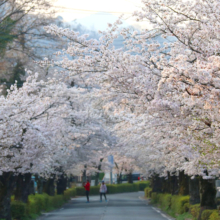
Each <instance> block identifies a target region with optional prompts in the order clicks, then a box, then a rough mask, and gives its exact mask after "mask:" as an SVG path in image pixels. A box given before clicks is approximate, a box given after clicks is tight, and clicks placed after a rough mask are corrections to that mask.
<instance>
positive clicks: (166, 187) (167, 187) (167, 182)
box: [161, 172, 171, 194]
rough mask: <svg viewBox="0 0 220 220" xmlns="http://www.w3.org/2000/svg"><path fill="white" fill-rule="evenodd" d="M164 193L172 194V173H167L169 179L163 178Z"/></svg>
mask: <svg viewBox="0 0 220 220" xmlns="http://www.w3.org/2000/svg"><path fill="white" fill-rule="evenodd" d="M161 181H162V192H163V193H169V194H171V187H170V173H169V172H168V173H167V177H162V180H161Z"/></svg>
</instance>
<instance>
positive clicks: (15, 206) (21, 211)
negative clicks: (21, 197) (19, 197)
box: [11, 201, 26, 219]
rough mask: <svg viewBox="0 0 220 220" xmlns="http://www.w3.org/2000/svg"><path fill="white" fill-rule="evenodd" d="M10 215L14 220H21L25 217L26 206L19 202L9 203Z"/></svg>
mask: <svg viewBox="0 0 220 220" xmlns="http://www.w3.org/2000/svg"><path fill="white" fill-rule="evenodd" d="M11 214H12V216H13V218H15V219H23V218H24V217H25V215H26V204H25V203H22V202H20V201H13V202H11Z"/></svg>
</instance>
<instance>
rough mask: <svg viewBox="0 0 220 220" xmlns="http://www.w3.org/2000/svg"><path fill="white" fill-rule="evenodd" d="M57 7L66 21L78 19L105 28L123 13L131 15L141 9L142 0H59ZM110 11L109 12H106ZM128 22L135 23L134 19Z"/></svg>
mask: <svg viewBox="0 0 220 220" xmlns="http://www.w3.org/2000/svg"><path fill="white" fill-rule="evenodd" d="M55 5H56V9H58V10H60V12H59V13H58V14H59V15H61V16H62V17H63V18H64V20H66V21H73V20H75V19H77V21H78V22H79V23H81V24H82V25H84V26H86V27H88V28H95V29H101V30H103V29H105V28H106V26H107V23H112V22H114V20H115V19H116V18H117V17H118V16H120V15H121V14H122V13H124V14H125V17H130V16H131V14H132V12H133V11H135V10H140V9H141V6H142V4H141V0H57V2H56V4H55ZM106 12H108V13H106ZM126 23H128V24H134V23H135V21H134V19H131V18H129V19H127V20H126Z"/></svg>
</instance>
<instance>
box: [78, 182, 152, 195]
mask: <svg viewBox="0 0 220 220" xmlns="http://www.w3.org/2000/svg"><path fill="white" fill-rule="evenodd" d="M148 185H149V182H148V181H143V182H136V183H133V184H129V183H123V184H112V185H111V184H107V190H108V191H107V193H109V194H113V193H123V192H137V191H143V186H148ZM99 189H100V186H91V187H90V195H98V194H99ZM76 195H77V196H84V195H85V189H84V187H76Z"/></svg>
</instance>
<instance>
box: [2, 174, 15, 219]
mask: <svg viewBox="0 0 220 220" xmlns="http://www.w3.org/2000/svg"><path fill="white" fill-rule="evenodd" d="M15 182H16V177H15V176H14V175H13V173H12V172H8V173H3V174H2V175H1V176H0V219H5V220H11V205H10V203H11V193H12V192H13V189H14V186H15Z"/></svg>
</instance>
